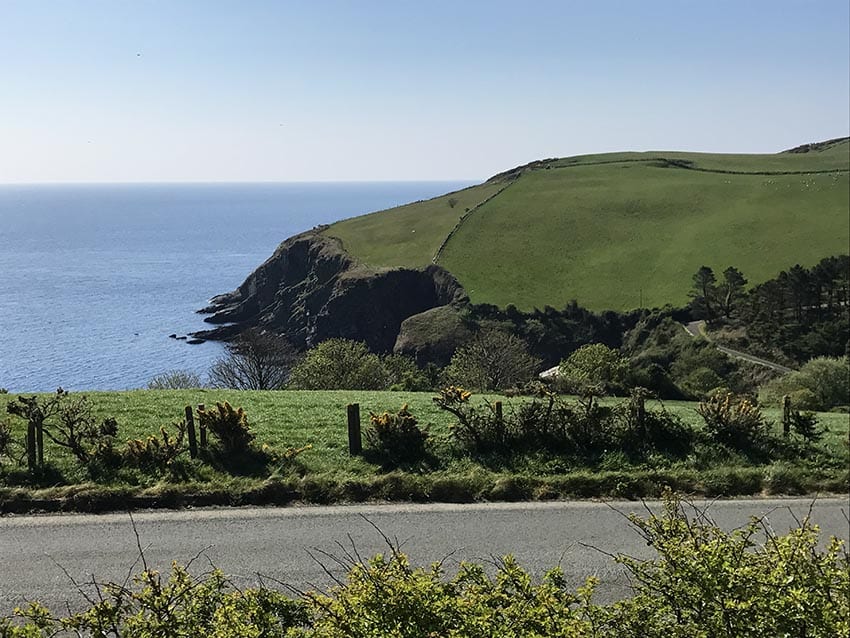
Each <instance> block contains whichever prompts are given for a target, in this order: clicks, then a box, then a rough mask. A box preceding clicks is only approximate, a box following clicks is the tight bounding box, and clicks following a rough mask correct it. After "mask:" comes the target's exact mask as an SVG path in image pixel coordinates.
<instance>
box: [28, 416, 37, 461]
mask: <svg viewBox="0 0 850 638" xmlns="http://www.w3.org/2000/svg"><path fill="white" fill-rule="evenodd" d="M36 463H37V456H36V445H35V423H33V422H32V421H30V422H29V423H28V424H27V469H28V470H29V471H30V472H32V471H33V470H35V468H36Z"/></svg>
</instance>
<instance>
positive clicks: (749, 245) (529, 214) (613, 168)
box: [326, 139, 850, 310]
mask: <svg viewBox="0 0 850 638" xmlns="http://www.w3.org/2000/svg"><path fill="white" fill-rule="evenodd" d="M848 170H850V143H848V140H847V139H843V140H839V141H836V142H832V143H828V144H825V145H823V146H821V147H819V148H817V149H816V150H812V151H809V152H807V153H789V152H785V153H777V154H774V155H723V154H704V153H681V152H646V153H611V154H603V155H586V156H580V157H573V158H564V159H556V160H545V161H542V162H536V163H534V164H532V165H529V166H527V167H521V168H520V169H516V170H515V171H512V172H509V173H507V174H502V175H498V176H496V177H494V178H492V179H491V180H489V181H488V182H485V183H484V184H481V185H478V186H474V187H471V188H468V189H465V190H463V191H459V192H458V193H453V194H447V195H444V196H441V197H438V198H435V199H432V200H428V201H426V202H418V203H414V204H409V205H406V206H402V207H399V208H394V209H390V210H387V211H381V212H378V213H372V214H370V215H365V216H362V217H356V218H352V219H348V220H344V221H341V222H338V223H336V224H333V225H331V226H330V227H329V228H328V230H327V231H326V233H327V234H328V235H331V236H334V237H338V238H340V239H341V240H342V242H343V245H344V246H345V248H346V249H347V250H348V251H349V252H350V253H352V254H353V255H354V256H355V257H357V258H358V259H359V260H361V261H362V262H364V263H366V264H368V265H370V266H375V267H399V266H408V267H421V266H425V265H427V264H428V263H431V261H432V260H433V259H434V258H435V256H436V255H437V254H438V250H439V249H440V246H441V244H442V243H443V242H444V240H445V239H446V238H447V237H449V239H448V241H447V242H445V246H444V247H443V249H442V251H441V252H440V253H439V257H438V259H437V263H439V264H440V265H443V266H445V267H446V268H447V269H448V270H449V271H451V272H452V273H453V274H454V275H455V276H456V277H457V278H458V279H459V281H460V282H461V284H462V285H463V286H464V287H465V288H466V290H467V292H468V293H469V294H470V297H471V299H472V301H473V302H476V303H493V304H496V305H499V306H505V305H507V304H514V305H516V306H517V307H519V308H521V309H525V310H529V309H532V308H534V307H538V308H542V307H543V306H546V305H550V306H553V307H563V306H564V305H565V303H567V302H568V301H570V300H572V299H575V300H576V301H578V302H579V304H581V305H583V306H586V307H588V308H590V309H593V310H604V309H613V310H628V309H632V308H637V307H660V306H663V305H665V304H673V305H683V304H684V303H686V302H687V300H688V296H687V294H688V290H689V289H690V285H691V277H692V275H693V273H695V272H696V271H697V269H698V268H699V267H700V266H702V265H707V266H710V267H712V268H713V269H714V270H715V272H717V273H718V274H719V273H720V272H722V271H723V270H724V269H725V268H726V267H728V266H735V267H737V268H739V269H740V270H742V271H743V272H744V274H745V275H746V276H747V277H748V279H749V281H750V283H751V284H754V283H758V282H760V281H764V280H766V279H769V278H771V277H773V276H775V275H776V274H777V273H778V272H779V271H780V270H784V269H787V268H788V267H790V266H791V265H793V264H795V263H800V264H801V265H803V266H812V265H814V264H815V263H816V262H818V261H819V260H820V259H821V258H823V257H826V256H829V255H833V254H840V253H846V252H847V246H848V243H850V181H848V174H850V173H848ZM450 200H452V201H450Z"/></svg>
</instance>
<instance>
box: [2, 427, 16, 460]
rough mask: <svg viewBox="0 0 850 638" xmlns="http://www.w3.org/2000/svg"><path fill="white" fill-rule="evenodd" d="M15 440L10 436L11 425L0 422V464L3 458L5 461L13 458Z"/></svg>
mask: <svg viewBox="0 0 850 638" xmlns="http://www.w3.org/2000/svg"><path fill="white" fill-rule="evenodd" d="M14 446H15V439H14V437H13V436H12V425H11V424H10V423H9V422H7V421H0V463H2V459H3V457H4V456H5V457H6V458H7V459H10V460H11V459H13V458H14V452H13V448H14Z"/></svg>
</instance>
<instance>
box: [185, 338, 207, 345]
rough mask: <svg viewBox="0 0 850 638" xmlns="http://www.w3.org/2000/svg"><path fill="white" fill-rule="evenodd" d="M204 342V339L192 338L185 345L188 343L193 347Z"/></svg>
mask: <svg viewBox="0 0 850 638" xmlns="http://www.w3.org/2000/svg"><path fill="white" fill-rule="evenodd" d="M204 341H206V339H198V338H197V337H196V338H192V339H187V340H186V343H189V344H191V345H193V346H195V345H198V344H199V343H203V342H204Z"/></svg>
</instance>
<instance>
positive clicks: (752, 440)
mask: <svg viewBox="0 0 850 638" xmlns="http://www.w3.org/2000/svg"><path fill="white" fill-rule="evenodd" d="M697 413H698V414H699V415H700V416H701V417H702V418H703V421H705V431H706V433H707V434H708V435H709V436H710V437H711V438H712V439H714V440H715V441H717V442H719V443H722V444H723V445H727V446H729V447H731V448H733V449H736V450H741V451H745V452H746V451H755V450H758V449H761V448H762V447H763V446H764V444H765V443H766V442H767V440H768V439H769V437H770V424H769V422H768V421H767V419H765V417H764V415H763V414H762V412H761V410H760V409H759V408H758V406H757V405H756V404H755V403H753V402H752V401H750V400H749V399H747V398H745V397H738V396H735V395H734V394H731V393H728V392H727V393H719V394H716V395H714V396H712V397H711V398H709V399H707V400H705V401H703V402H702V403H700V404H699V407H698V408H697Z"/></svg>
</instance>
